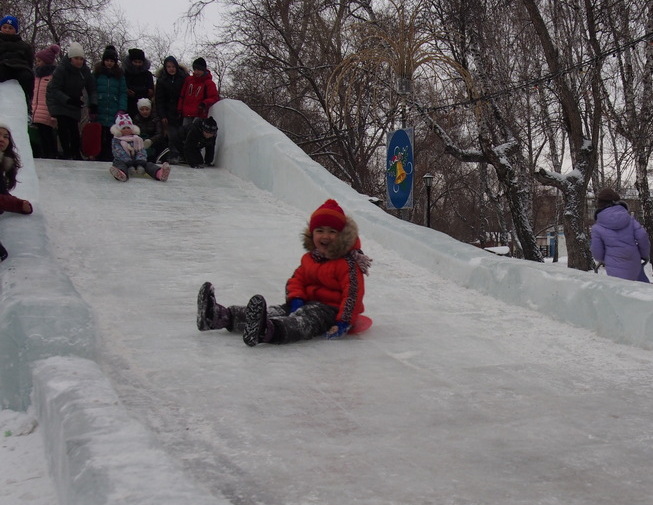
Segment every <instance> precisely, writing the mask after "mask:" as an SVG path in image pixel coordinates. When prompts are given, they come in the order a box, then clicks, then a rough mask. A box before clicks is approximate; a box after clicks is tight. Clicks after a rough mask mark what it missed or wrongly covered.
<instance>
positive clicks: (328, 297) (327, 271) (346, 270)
mask: <svg viewBox="0 0 653 505" xmlns="http://www.w3.org/2000/svg"><path fill="white" fill-rule="evenodd" d="M333 246H334V247H333V249H332V251H330V254H329V256H330V257H329V258H326V257H324V256H322V255H320V254H319V253H317V252H316V251H315V246H314V244H313V238H312V235H311V233H310V231H309V230H308V229H307V230H306V231H305V233H304V248H305V249H306V250H307V251H309V252H307V253H305V254H304V255H303V256H302V259H301V264H300V265H299V267H297V269H296V270H295V272H294V273H293V275H292V277H291V278H290V279H288V282H287V283H286V300H287V301H288V302H290V300H292V299H293V298H301V299H302V300H304V301H306V302H310V301H317V302H322V303H324V304H326V305H330V306H332V307H336V308H337V309H338V315H337V316H336V320H337V321H342V322H344V323H349V324H354V322H355V321H356V319H357V318H358V316H359V314H362V313H363V311H364V310H365V307H364V305H363V296H364V295H365V280H364V276H363V274H364V273H366V272H367V267H368V266H369V264H366V263H365V260H367V261H368V262H369V258H367V257H366V256H364V255H363V254H362V252H360V240H359V238H358V227H357V226H356V223H355V222H354V221H353V220H352V219H351V218H349V217H348V218H347V225H346V226H345V228H344V229H343V231H342V232H340V235H339V237H338V241H337V243H336V244H333ZM361 258H364V260H363V261H361Z"/></svg>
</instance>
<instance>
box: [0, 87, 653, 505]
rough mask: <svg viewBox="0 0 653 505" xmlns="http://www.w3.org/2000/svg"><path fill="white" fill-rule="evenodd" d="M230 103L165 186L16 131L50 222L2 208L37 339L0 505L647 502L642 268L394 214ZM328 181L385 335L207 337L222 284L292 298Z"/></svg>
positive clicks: (11, 396)
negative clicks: (276, 340)
mask: <svg viewBox="0 0 653 505" xmlns="http://www.w3.org/2000/svg"><path fill="white" fill-rule="evenodd" d="M11 84H12V83H11V82H10V83H5V84H2V85H0V86H1V89H0V101H1V102H2V103H0V106H2V107H3V108H2V109H0V110H8V111H9V113H8V118H7V120H8V121H9V122H10V123H12V126H13V125H16V129H19V125H20V120H21V113H24V112H23V111H21V110H20V106H19V104H20V103H23V102H22V101H20V100H18V99H16V98H15V96H14V99H13V100H12V99H11V98H9V99H6V98H5V97H6V96H8V95H9V94H11V93H15V92H19V91H20V90H19V88H17V87H16V88H15V89H14V88H12V87H11V86H10V85H11ZM213 114H214V116H215V117H216V120H217V121H218V123H219V125H220V132H219V139H218V157H217V162H218V163H217V167H216V168H208V169H204V170H193V169H190V168H188V167H174V168H173V171H172V173H171V176H170V179H169V181H168V182H167V183H159V182H156V181H153V180H151V179H148V178H133V179H131V180H130V181H128V182H127V183H118V182H117V181H115V180H113V178H112V177H111V176H110V175H109V172H108V168H109V167H108V165H107V164H104V163H93V162H66V161H49V160H36V162H34V161H32V159H31V156H29V155H28V154H27V153H26V144H25V140H24V138H23V139H22V140H20V141H21V144H20V145H21V154H24V156H23V159H24V161H25V168H24V169H23V171H22V172H21V181H22V184H21V187H20V190H19V192H20V194H22V195H23V196H24V197H27V198H29V199H30V200H31V201H32V202H33V203H34V204H35V214H34V215H32V216H8V215H3V216H1V217H0V238H1V239H2V241H3V243H4V244H5V246H7V248H8V249H9V253H10V257H9V259H7V260H6V261H5V262H3V263H1V264H0V282H1V285H0V286H1V288H0V289H1V291H0V296H2V309H1V310H2V312H0V329H1V333H0V335H1V337H0V338H1V339H2V340H3V341H4V340H5V339H11V340H12V341H13V342H14V343H16V344H15V345H16V346H18V347H20V342H21V339H24V340H26V343H25V344H24V347H22V348H19V349H18V350H16V351H15V352H14V354H10V355H11V356H13V357H14V358H15V362H11V363H8V362H7V358H3V359H5V362H3V363H2V365H3V368H5V369H6V368H8V367H9V366H12V367H15V368H16V369H17V370H16V373H15V375H16V376H19V377H20V378H21V380H16V381H15V382H14V381H12V379H11V376H10V375H8V374H7V373H6V372H5V373H4V374H3V375H2V378H3V381H2V383H1V384H2V390H1V391H0V393H1V394H2V398H3V407H5V410H3V411H2V416H0V427H1V428H2V430H3V432H4V435H5V438H4V439H3V444H2V445H1V446H0V471H2V474H3V481H2V482H3V486H2V490H1V491H0V498H1V500H0V501H2V503H3V505H4V504H9V505H13V504H19V503H20V504H36V505H41V504H46V503H48V504H51V503H54V502H55V501H56V500H57V499H58V500H59V502H60V503H66V504H68V503H84V504H85V505H88V504H89V503H91V502H92V500H91V498H90V497H93V496H95V497H96V500H97V501H96V503H121V504H127V503H129V504H131V503H139V504H140V503H157V504H163V503H174V501H173V500H172V499H170V500H167V501H166V497H168V498H170V497H173V498H177V503H216V504H223V503H233V504H245V503H247V504H279V503H284V504H286V505H300V504H301V505H308V504H325V505H331V504H335V503H350V504H365V505H368V504H369V505H398V504H402V505H403V504H418V503H437V504H440V505H463V504H466V505H467V504H471V503H474V504H483V505H485V504H487V505H491V504H492V505H493V504H501V505H517V504H519V505H522V504H529V505H532V504H541V505H553V504H559V503H564V504H565V505H590V504H591V505H608V504H610V505H613V504H614V503H628V504H629V505H633V504H641V505H644V504H648V503H650V496H651V495H652V494H653V481H651V479H650V474H651V470H653V463H652V462H653V447H652V446H651V443H650V441H651V439H652V438H653V429H652V428H651V425H650V419H651V417H652V415H653V402H652V401H651V400H652V399H653V398H652V397H653V393H651V389H650V384H651V381H652V379H653V368H652V366H651V365H652V363H653V352H652V351H651V350H649V348H650V339H651V337H652V336H653V335H652V334H651V333H648V331H649V330H650V329H651V324H653V322H652V321H653V305H652V304H651V301H653V298H652V295H651V290H652V288H651V287H650V286H644V285H637V284H636V283H627V282H625V281H619V280H614V279H610V278H608V277H606V276H604V275H596V274H594V273H585V272H575V271H571V270H569V269H564V268H560V267H558V266H555V265H551V264H547V265H534V264H531V263H529V262H524V261H519V260H514V259H510V258H502V257H498V256H496V255H494V254H491V253H489V252H485V251H482V250H480V249H476V248H473V247H471V246H466V245H464V244H459V243H457V242H456V241H454V240H452V239H450V238H448V237H446V236H444V235H442V234H440V233H437V232H435V231H433V230H428V229H426V228H424V227H419V226H416V225H412V224H409V223H405V222H402V221H400V220H397V219H394V218H392V217H391V216H388V215H387V214H385V213H384V212H383V211H382V210H380V209H378V208H377V207H376V206H375V205H373V204H371V203H369V202H368V201H367V198H366V197H364V196H362V195H358V194H356V193H355V192H353V191H352V190H351V188H349V187H347V186H346V185H345V184H343V183H342V182H340V181H337V180H336V179H335V178H333V177H332V176H330V175H328V174H327V173H326V172H325V171H324V170H322V169H321V168H320V167H319V166H318V165H316V164H314V163H313V162H311V161H310V160H307V159H306V157H305V156H304V155H303V154H302V153H301V151H300V150H299V149H298V148H296V146H293V145H292V144H291V143H290V142H289V141H288V140H287V139H286V138H285V137H283V135H281V134H280V133H279V132H277V131H276V130H274V129H273V128H271V127H270V126H269V125H266V124H265V123H264V122H262V121H261V120H260V119H258V118H257V117H256V116H255V115H254V114H253V113H252V112H251V111H249V110H248V109H247V108H246V107H245V106H244V105H243V104H240V103H239V102H235V101H231V100H225V101H223V102H220V103H219V104H218V106H216V107H214V109H213ZM19 139H20V136H19ZM331 197H333V198H336V199H337V200H338V201H339V202H340V203H341V205H342V206H343V208H344V209H345V211H346V212H348V213H351V214H352V215H353V216H354V218H355V219H356V220H357V221H358V224H359V227H360V232H361V239H362V243H363V250H364V251H365V253H366V254H368V255H369V256H370V257H372V258H373V259H374V263H373V265H372V269H371V275H370V276H369V277H368V278H367V285H366V297H365V304H366V309H367V310H366V314H367V315H369V316H370V317H372V318H373V319H374V325H373V327H372V328H371V329H370V330H369V331H368V332H366V333H364V334H361V335H357V336H350V337H347V338H344V339H342V340H337V341H327V340H324V339H321V338H316V339H313V340H311V341H306V342H302V343H298V344H291V345H287V346H270V345H259V346H257V347H254V348H249V347H247V346H246V345H245V344H244V343H243V342H242V338H241V336H239V335H234V334H229V333H227V332H225V331H213V332H199V331H198V330H197V329H196V327H195V302H196V295H197V290H198V289H199V287H200V285H201V283H202V282H204V281H206V280H209V281H211V282H213V283H214V284H215V286H216V293H217V297H218V300H219V301H221V302H224V303H226V304H233V303H243V304H244V303H246V302H247V300H248V299H249V297H250V296H252V295H253V294H255V293H260V294H262V295H264V296H265V297H266V298H267V299H268V300H269V301H270V302H272V303H274V302H280V301H282V300H283V294H284V291H283V289H284V283H285V280H286V279H287V277H288V276H289V275H290V274H291V273H292V270H293V269H294V268H295V266H296V265H297V264H298V260H299V257H300V255H301V253H302V249H301V244H300V239H299V235H300V232H301V231H302V229H303V227H304V226H305V224H306V220H307V218H308V216H309V214H310V212H311V211H312V210H313V209H314V208H315V207H317V206H318V205H320V204H321V203H322V202H323V201H324V200H325V199H326V198H331ZM15 230H19V231H20V234H19V233H18V232H17V231H15ZM30 233H31V235H30ZM9 297H11V303H9V301H10V300H9ZM62 300H63V301H62ZM57 306H59V307H60V308H61V311H62V313H64V314H65V317H63V318H60V319H56V318H54V317H52V313H53V312H52V311H53V310H54V308H56V307H57ZM5 307H10V309H6V308H5ZM39 307H46V308H47V310H45V316H44V313H43V312H42V311H39ZM75 314H77V315H75ZM46 316H47V317H46ZM16 320H20V324H17V323H16V322H15V321H16ZM7 329H9V330H11V331H12V332H14V333H12V334H11V335H8V334H7ZM3 345H4V344H3ZM5 354H6V353H5ZM49 356H53V357H49ZM58 356H60V357H58ZM23 369H29V370H33V375H32V376H31V381H30V375H29V374H27V373H24V372H23V371H22V370H23ZM7 377H9V379H7ZM31 383H33V386H34V389H33V390H32V389H31V388H30V387H28V386H29V385H30V384H31ZM30 392H31V396H29V395H30ZM30 399H31V401H30ZM30 403H31V404H30ZM8 406H11V407H12V408H7V407H8ZM39 454H41V457H39ZM46 461H47V464H46ZM148 475H150V478H148V477H147V476H148ZM179 480H182V481H183V482H181V483H180V482H179ZM147 492H151V493H153V494H154V495H155V498H156V499H155V500H153V501H148V500H147V497H146V493H147ZM182 496H185V497H192V499H186V500H185V501H184V500H180V499H179V497H182ZM102 500H104V501H102Z"/></svg>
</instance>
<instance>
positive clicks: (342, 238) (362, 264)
mask: <svg viewBox="0 0 653 505" xmlns="http://www.w3.org/2000/svg"><path fill="white" fill-rule="evenodd" d="M301 238H302V245H303V246H304V249H305V250H306V251H308V252H313V251H315V243H314V242H313V234H312V233H311V229H310V225H306V228H305V229H304V232H303V233H302V235H301ZM345 256H350V257H351V258H352V259H353V260H354V262H355V263H356V264H357V265H358V266H359V268H360V269H361V271H362V272H363V273H364V274H365V275H369V270H370V266H371V265H372V259H371V258H370V257H369V256H366V255H365V254H363V251H361V241H360V238H359V237H358V225H357V224H356V221H354V220H353V219H352V218H351V217H349V216H347V223H346V224H345V227H344V228H343V229H342V231H341V232H339V233H338V237H337V238H336V240H334V241H333V242H332V243H331V244H330V245H329V248H328V250H327V254H326V257H327V259H330V260H333V259H338V258H344V257H345Z"/></svg>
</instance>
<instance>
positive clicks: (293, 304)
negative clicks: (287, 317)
mask: <svg viewBox="0 0 653 505" xmlns="http://www.w3.org/2000/svg"><path fill="white" fill-rule="evenodd" d="M303 306H304V300H302V299H301V298H293V299H292V300H290V313H291V314H292V313H293V312H295V311H296V310H297V309H298V308H300V307H303Z"/></svg>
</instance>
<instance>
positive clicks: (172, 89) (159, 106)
mask: <svg viewBox="0 0 653 505" xmlns="http://www.w3.org/2000/svg"><path fill="white" fill-rule="evenodd" d="M186 77H188V72H187V71H186V69H185V68H183V67H182V66H180V65H179V63H177V60H176V59H175V57H174V56H168V57H167V58H166V59H165V60H164V61H163V67H162V68H161V69H160V70H159V71H158V72H157V74H156V86H155V91H154V96H155V98H154V105H155V107H156V112H157V115H158V116H159V119H160V120H161V125H162V126H163V133H164V134H165V136H166V138H167V142H168V146H167V147H168V148H169V149H170V155H169V157H168V159H169V160H170V163H172V164H174V163H177V162H178V161H179V149H178V148H177V144H178V143H179V139H178V136H179V128H180V127H181V122H182V118H181V114H180V113H179V110H178V109H177V103H178V102H179V94H180V93H181V88H182V87H183V85H184V80H185V79H186Z"/></svg>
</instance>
